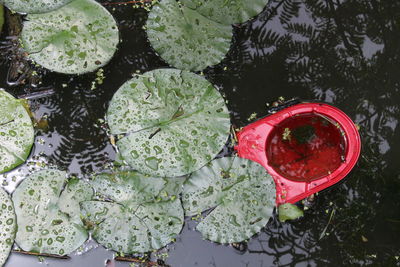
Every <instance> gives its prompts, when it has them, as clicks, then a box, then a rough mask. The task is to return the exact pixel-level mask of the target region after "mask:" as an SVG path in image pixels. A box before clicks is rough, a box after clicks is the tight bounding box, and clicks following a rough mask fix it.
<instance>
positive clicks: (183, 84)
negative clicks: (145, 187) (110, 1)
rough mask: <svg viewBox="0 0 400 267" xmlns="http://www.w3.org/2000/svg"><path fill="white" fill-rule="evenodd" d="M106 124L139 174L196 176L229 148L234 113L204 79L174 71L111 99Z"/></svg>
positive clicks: (150, 76)
mask: <svg viewBox="0 0 400 267" xmlns="http://www.w3.org/2000/svg"><path fill="white" fill-rule="evenodd" d="M107 121H108V124H109V126H110V129H111V133H112V134H116V135H118V134H125V135H126V136H125V137H123V138H122V139H120V140H119V141H118V142H117V146H118V148H119V149H120V150H121V154H122V157H123V158H124V159H125V160H126V162H127V163H128V164H129V165H130V166H131V167H132V168H133V169H135V170H138V171H140V172H142V173H146V174H150V175H156V176H161V177H176V176H182V175H186V174H188V173H191V172H193V171H195V170H197V169H199V168H200V167H201V166H203V165H204V164H206V163H207V162H209V161H210V160H212V159H213V158H214V157H215V156H216V155H217V154H218V152H220V151H221V149H222V148H223V146H224V145H225V143H226V141H227V139H228V135H229V128H230V119H229V113H228V110H227V108H226V106H225V103H224V99H223V98H222V96H221V95H220V94H219V92H218V91H217V90H216V89H215V88H214V87H213V86H212V85H211V84H210V83H209V82H208V81H207V80H206V79H205V78H203V77H201V76H199V75H196V74H193V73H190V72H187V71H180V70H175V69H158V70H154V71H150V72H147V73H145V74H144V75H141V76H139V77H137V78H134V79H132V80H130V81H128V82H126V83H125V84H124V85H123V86H122V87H121V88H120V89H119V90H118V91H117V92H116V93H115V95H114V97H113V99H112V100H111V103H110V106H109V109H108V114H107Z"/></svg>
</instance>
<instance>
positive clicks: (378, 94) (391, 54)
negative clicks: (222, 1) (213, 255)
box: [211, 0, 400, 266]
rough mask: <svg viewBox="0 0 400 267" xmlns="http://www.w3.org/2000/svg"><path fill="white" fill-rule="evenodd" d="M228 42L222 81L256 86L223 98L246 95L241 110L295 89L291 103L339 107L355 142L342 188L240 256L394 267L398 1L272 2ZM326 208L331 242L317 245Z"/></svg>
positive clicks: (399, 148)
mask: <svg viewBox="0 0 400 267" xmlns="http://www.w3.org/2000/svg"><path fill="white" fill-rule="evenodd" d="M235 42H236V46H234V47H233V50H232V51H231V53H230V57H231V58H232V59H234V61H233V63H235V64H231V65H229V63H227V64H228V65H229V67H230V68H232V69H233V70H232V72H233V73H240V75H236V77H235V78H234V79H235V80H234V81H233V82H232V81H229V82H226V81H224V82H225V83H228V84H229V83H230V82H231V83H237V84H239V85H240V84H241V82H242V81H243V84H244V83H245V81H248V80H249V77H253V80H255V81H253V82H250V83H251V84H250V85H247V86H245V85H243V88H240V86H239V88H237V89H235V91H233V92H230V93H228V98H232V99H234V98H235V97H238V98H239V96H240V95H242V94H247V96H246V98H247V99H246V101H248V102H247V104H248V103H249V102H255V103H257V102H258V103H259V105H258V106H262V102H260V101H268V100H271V99H276V98H277V97H278V96H280V95H285V94H286V93H288V92H289V94H290V93H293V92H294V89H293V88H297V89H296V91H295V92H297V96H301V97H304V98H314V99H320V100H322V101H327V102H331V103H333V104H334V105H336V106H338V107H340V108H341V109H343V110H344V111H345V112H346V113H348V114H349V115H350V116H351V117H352V118H353V119H355V121H356V123H357V124H359V126H360V127H361V130H360V131H361V135H362V138H363V155H362V157H361V159H360V163H359V166H358V168H357V169H356V170H355V171H354V172H353V173H352V174H351V175H350V178H349V179H347V180H346V182H345V183H343V184H341V185H339V186H337V187H336V189H335V190H331V191H328V192H326V193H324V194H323V196H321V197H320V198H319V199H318V200H317V203H316V205H315V207H314V209H312V210H311V211H309V212H307V215H306V217H305V218H304V219H302V220H300V221H299V222H295V223H293V224H292V225H283V226H282V225H281V224H280V223H278V222H276V221H274V222H273V223H272V224H270V225H269V226H268V227H267V228H266V230H265V232H266V233H267V235H264V234H262V235H260V237H259V238H258V239H257V240H253V241H251V242H250V243H249V250H250V251H253V252H255V251H258V252H261V253H266V254H269V255H273V256H274V257H275V258H276V264H278V263H280V264H282V265H285V264H287V265H290V266H292V265H294V264H295V263H296V262H297V263H299V262H303V263H304V262H307V261H309V262H310V264H312V263H314V264H321V265H324V264H328V263H330V264H337V265H349V264H356V265H358V264H372V263H375V264H376V263H378V262H380V263H381V264H383V263H384V264H386V265H395V264H396V262H397V260H396V258H395V256H399V254H400V249H399V247H400V243H399V240H398V238H397V236H398V235H399V234H400V222H399V220H400V212H399V211H400V204H399V203H400V202H399V200H400V196H399V193H398V192H399V188H400V183H399V177H400V176H398V175H399V171H398V168H399V167H398V166H397V165H396V162H397V163H398V155H399V154H400V138H399V137H400V125H399V124H398V120H399V118H400V109H399V107H400V105H399V103H400V92H399V91H400V90H399V88H400V2H398V1H378V0H374V1H351V0H348V1H344V0H343V1H339V0H327V1H325V0H304V1H292V0H283V1H278V0H274V1H271V3H270V4H269V8H268V9H267V10H266V11H265V12H264V13H263V14H262V15H260V16H259V18H258V19H256V20H255V21H254V22H253V23H247V24H245V25H243V26H242V27H241V28H238V29H237V35H236V39H235ZM235 61H237V62H240V64H237V62H235ZM262 72H264V73H263V74H260V73H262ZM255 73H257V74H258V76H257V74H255ZM211 75H212V74H211ZM256 77H257V78H258V79H257V78H256ZM250 80H251V79H250ZM249 88H255V89H254V91H262V90H264V91H268V92H266V93H265V94H264V95H266V96H268V97H272V98H271V99H268V100H266V99H265V97H264V99H261V100H260V99H259V98H260V95H257V93H256V94H255V95H254V96H251V95H250V96H249V93H248V92H249V91H247V92H245V91H246V90H251V89H249ZM310 89H311V93H310ZM287 96H290V95H287ZM232 102H233V103H231V105H232V109H233V110H235V109H237V110H240V109H241V107H240V105H241V103H240V102H239V101H236V102H235V101H234V100H233V101H232ZM262 112H264V114H265V111H262V110H261V112H260V113H261V114H260V115H263V114H262ZM238 123H239V124H240V123H241V124H243V123H245V121H241V122H238ZM396 154H397V155H396ZM330 202H332V203H330ZM330 204H331V205H330ZM332 210H335V211H336V212H335V215H334V216H333V218H332V221H331V223H330V225H328V227H327V233H330V235H326V236H324V237H323V238H321V239H320V235H321V232H323V230H324V228H325V227H326V226H327V223H328V219H329V216H330V214H331V212H332ZM263 239H265V240H263ZM257 241H258V242H259V244H258V245H257Z"/></svg>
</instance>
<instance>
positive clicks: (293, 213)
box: [278, 203, 304, 222]
mask: <svg viewBox="0 0 400 267" xmlns="http://www.w3.org/2000/svg"><path fill="white" fill-rule="evenodd" d="M278 213H279V221H281V222H286V221H287V220H295V219H298V218H300V217H303V216H304V211H303V210H302V209H300V208H299V207H297V206H296V205H293V204H290V203H285V204H282V205H280V206H279V208H278Z"/></svg>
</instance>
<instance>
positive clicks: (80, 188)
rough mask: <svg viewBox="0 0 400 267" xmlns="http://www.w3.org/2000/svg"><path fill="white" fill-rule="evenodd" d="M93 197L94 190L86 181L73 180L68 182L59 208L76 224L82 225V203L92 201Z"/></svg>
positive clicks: (59, 202)
mask: <svg viewBox="0 0 400 267" xmlns="http://www.w3.org/2000/svg"><path fill="white" fill-rule="evenodd" d="M92 197H93V188H92V187H91V186H90V185H89V184H88V183H87V182H85V181H83V180H80V179H77V178H72V179H70V180H68V182H67V185H66V186H65V188H64V191H63V192H62V194H61V196H60V198H59V200H58V206H59V208H60V211H62V212H63V213H66V214H68V215H69V217H70V218H71V221H73V222H74V223H76V224H80V223H81V218H80V215H81V207H80V204H79V203H81V202H82V201H88V200H91V199H92Z"/></svg>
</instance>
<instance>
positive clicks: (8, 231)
mask: <svg viewBox="0 0 400 267" xmlns="http://www.w3.org/2000/svg"><path fill="white" fill-rule="evenodd" d="M0 202H1V204H0V205H1V209H0V232H1V235H0V266H3V265H4V263H5V262H6V260H7V258H8V255H9V254H10V251H11V248H12V246H13V244H14V238H15V232H16V231H17V224H16V219H15V212H14V205H13V203H12V201H11V199H10V196H9V195H8V194H7V192H6V191H4V189H2V188H1V189H0Z"/></svg>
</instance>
